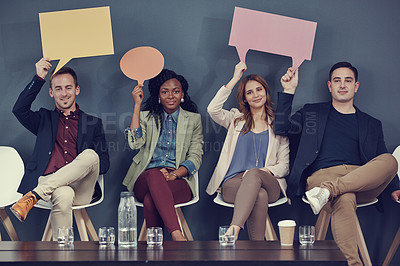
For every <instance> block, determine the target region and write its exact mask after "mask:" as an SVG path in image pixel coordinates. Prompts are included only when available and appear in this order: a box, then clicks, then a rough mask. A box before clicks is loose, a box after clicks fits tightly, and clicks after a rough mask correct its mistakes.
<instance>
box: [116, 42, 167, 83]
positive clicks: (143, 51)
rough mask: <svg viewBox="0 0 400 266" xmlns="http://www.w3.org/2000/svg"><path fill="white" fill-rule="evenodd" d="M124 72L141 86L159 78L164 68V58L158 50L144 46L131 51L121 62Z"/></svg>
mask: <svg viewBox="0 0 400 266" xmlns="http://www.w3.org/2000/svg"><path fill="white" fill-rule="evenodd" d="M120 67H121V70H122V72H123V73H124V74H125V76H127V77H128V78H131V79H134V80H137V81H138V84H139V85H143V82H144V81H145V80H147V79H151V78H153V77H155V76H157V75H158V74H159V73H160V72H161V70H162V69H163V67H164V56H163V55H162V54H161V53H160V51H158V50H157V49H156V48H153V47H148V46H143V47H137V48H133V49H131V50H129V51H128V52H126V53H125V54H124V56H122V58H121V61H120Z"/></svg>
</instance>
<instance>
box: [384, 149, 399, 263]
mask: <svg viewBox="0 0 400 266" xmlns="http://www.w3.org/2000/svg"><path fill="white" fill-rule="evenodd" d="M393 156H394V158H396V160H397V163H398V165H399V166H400V145H399V146H397V148H396V149H395V150H394V152H393ZM397 176H398V177H399V178H400V167H399V168H398V169H397ZM399 244H400V226H399V229H398V230H397V233H396V235H395V237H394V239H393V242H392V245H390V248H389V251H388V253H387V255H386V258H385V260H384V261H383V264H382V266H386V265H389V264H390V262H391V261H392V259H393V256H394V254H395V253H396V251H397V248H398V247H399Z"/></svg>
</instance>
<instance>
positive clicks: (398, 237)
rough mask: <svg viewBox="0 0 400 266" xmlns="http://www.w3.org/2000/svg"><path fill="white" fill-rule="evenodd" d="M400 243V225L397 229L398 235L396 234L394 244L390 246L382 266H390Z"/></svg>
mask: <svg viewBox="0 0 400 266" xmlns="http://www.w3.org/2000/svg"><path fill="white" fill-rule="evenodd" d="M399 244H400V226H399V229H398V230H397V233H396V235H395V236H394V239H393V242H392V245H391V246H390V248H389V251H388V253H387V255H386V258H385V260H384V261H383V264H382V266H389V264H390V262H391V261H392V259H393V256H394V254H396V251H397V248H398V247H399Z"/></svg>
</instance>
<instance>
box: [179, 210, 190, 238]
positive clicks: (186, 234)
mask: <svg viewBox="0 0 400 266" xmlns="http://www.w3.org/2000/svg"><path fill="white" fill-rule="evenodd" d="M175 211H176V215H177V216H178V222H179V225H180V227H181V230H182V233H183V236H184V237H186V239H187V240H188V241H193V236H192V233H191V232H190V229H189V226H188V224H187V222H186V219H185V216H184V215H183V212H182V210H181V208H176V209H175Z"/></svg>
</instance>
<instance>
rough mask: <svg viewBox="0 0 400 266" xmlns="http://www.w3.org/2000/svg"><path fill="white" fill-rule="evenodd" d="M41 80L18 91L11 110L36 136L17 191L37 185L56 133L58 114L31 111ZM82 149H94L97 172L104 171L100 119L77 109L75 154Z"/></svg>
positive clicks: (105, 157)
mask: <svg viewBox="0 0 400 266" xmlns="http://www.w3.org/2000/svg"><path fill="white" fill-rule="evenodd" d="M44 83H45V81H44V80H42V79H40V78H38V77H37V76H35V77H34V78H33V79H32V81H31V82H30V83H29V84H28V85H27V86H26V87H25V89H24V90H23V91H22V92H21V94H20V95H19V97H18V99H17V101H16V103H15V105H14V108H13V110H12V111H13V113H14V115H15V116H16V117H17V119H18V120H19V122H20V123H21V124H22V125H23V126H24V127H26V128H27V129H28V130H29V131H31V132H32V133H33V134H34V135H36V136H37V138H36V143H35V147H34V150H33V153H32V156H31V159H30V160H29V162H28V164H27V165H26V171H25V175H24V177H23V179H22V181H21V184H20V186H19V188H18V192H20V193H23V194H25V193H27V192H28V191H30V190H32V189H33V188H35V187H36V186H37V184H38V178H39V177H40V176H41V175H43V173H44V171H45V170H46V168H47V165H48V163H49V161H50V158H51V153H52V152H53V148H54V143H55V141H56V136H57V129H58V119H59V115H60V113H59V112H58V111H57V110H48V109H45V108H40V110H39V111H36V112H34V111H32V110H31V106H32V103H33V101H34V100H35V99H36V96H37V95H38V93H39V92H40V89H41V88H42V86H43V84H44ZM85 149H93V150H94V151H95V152H96V153H97V154H98V155H99V158H100V174H104V173H106V172H107V170H108V168H109V166H110V161H109V156H108V149H107V143H106V139H105V135H104V129H103V124H102V121H101V119H100V118H97V117H94V116H91V115H88V114H86V113H84V112H83V111H81V110H79V120H78V140H77V152H78V154H79V153H81V152H82V151H83V150H85Z"/></svg>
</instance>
